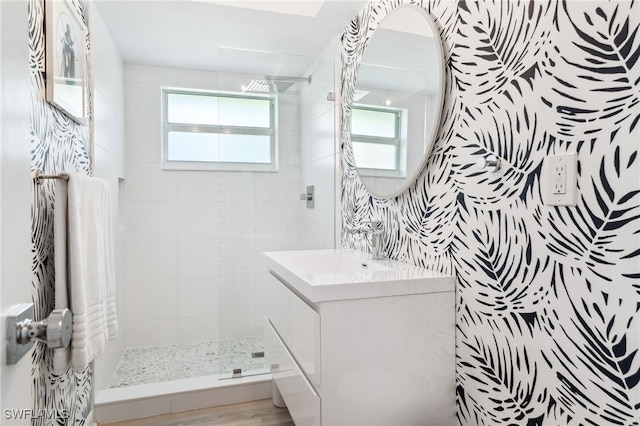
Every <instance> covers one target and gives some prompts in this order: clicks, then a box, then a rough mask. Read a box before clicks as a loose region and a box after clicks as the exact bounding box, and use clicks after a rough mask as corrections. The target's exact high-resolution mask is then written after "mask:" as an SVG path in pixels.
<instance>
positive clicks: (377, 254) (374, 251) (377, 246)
mask: <svg viewBox="0 0 640 426" xmlns="http://www.w3.org/2000/svg"><path fill="white" fill-rule="evenodd" d="M363 224H364V225H365V226H363V227H361V228H355V229H349V233H350V234H364V233H366V234H371V258H372V259H384V258H385V255H384V235H383V232H384V225H383V224H382V221H381V220H374V221H369V222H363Z"/></svg>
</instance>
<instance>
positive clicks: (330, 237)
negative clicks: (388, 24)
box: [298, 37, 340, 249]
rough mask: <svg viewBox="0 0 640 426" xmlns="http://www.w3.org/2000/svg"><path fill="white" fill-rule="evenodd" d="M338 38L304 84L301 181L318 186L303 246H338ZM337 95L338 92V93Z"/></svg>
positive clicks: (305, 216) (306, 213)
mask: <svg viewBox="0 0 640 426" xmlns="http://www.w3.org/2000/svg"><path fill="white" fill-rule="evenodd" d="M338 49H339V40H338V38H337V37H336V38H335V39H334V40H333V41H332V42H331V43H329V44H328V45H327V47H326V48H325V50H324V51H323V52H322V53H321V54H320V55H319V56H318V59H317V61H316V62H315V63H314V64H313V66H312V69H311V71H310V72H309V74H311V75H312V79H311V84H310V85H308V86H304V87H303V88H302V99H301V102H300V116H301V125H300V130H301V139H300V143H301V155H302V184H303V185H305V186H306V185H314V186H315V206H314V208H313V209H305V210H304V211H303V220H304V227H305V232H304V237H305V241H304V247H298V248H309V249H318V248H334V247H336V241H337V237H336V230H335V227H336V223H339V221H336V218H337V217H338V216H337V215H338V214H339V213H338V210H336V209H338V208H339V205H340V198H339V197H340V191H339V189H338V186H337V185H339V179H338V178H337V176H338V174H337V173H338V170H337V164H339V161H337V158H338V149H337V146H338V145H337V140H338V139H337V137H336V128H338V126H337V120H338V117H337V108H336V104H337V101H336V102H333V101H328V100H327V94H328V93H329V92H336V84H335V82H336V81H337V78H338V76H337V75H336V72H337V69H338V68H339V57H338ZM336 99H339V96H338V95H337V94H336Z"/></svg>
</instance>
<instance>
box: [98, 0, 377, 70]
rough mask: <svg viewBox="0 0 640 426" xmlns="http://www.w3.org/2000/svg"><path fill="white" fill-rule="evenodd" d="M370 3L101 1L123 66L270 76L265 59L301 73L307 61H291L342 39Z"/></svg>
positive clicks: (331, 0) (311, 0) (311, 55)
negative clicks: (249, 73)
mask: <svg viewBox="0 0 640 426" xmlns="http://www.w3.org/2000/svg"><path fill="white" fill-rule="evenodd" d="M366 2H367V0H325V1H318V0H289V1H267V0H262V1H258V0H252V1H244V0H226V1H225V0H197V1H190V0H173V1H170V0H126V1H125V0H96V5H97V8H98V11H99V12H100V15H101V16H102V18H103V20H104V21H105V23H106V25H107V27H108V28H109V31H110V32H111V35H112V37H113V39H114V41H115V43H116V45H117V47H118V50H119V51H120V54H121V55H122V58H123V60H124V62H125V63H135V64H147V65H156V66H168V67H180V68H190V69H204V70H229V71H243V72H255V69H249V68H256V69H258V68H259V69H261V70H262V72H264V73H268V72H267V71H268V70H264V68H265V67H266V66H264V67H263V66H262V65H261V64H260V63H261V62H262V61H263V60H265V61H267V60H273V57H274V56H280V59H281V60H280V62H283V61H284V62H287V64H288V63H291V64H292V66H293V67H292V68H291V71H288V70H287V69H283V67H282V65H280V66H279V68H278V70H277V71H278V73H280V74H285V75H295V74H299V73H300V71H299V69H300V68H301V65H300V62H304V58H295V59H296V60H292V59H291V58H293V57H294V56H302V57H308V58H314V57H317V56H318V55H319V54H320V53H321V52H322V50H323V49H324V48H325V47H327V46H328V44H329V43H330V42H331V41H332V40H335V41H336V43H337V39H336V37H337V36H338V35H339V34H341V33H342V31H343V30H344V29H345V28H346V26H347V25H348V23H349V22H350V21H351V20H352V19H353V18H354V17H355V16H356V14H357V13H358V11H360V9H361V8H362V7H363V6H364V5H365V4H366ZM337 49H338V46H337V44H336V51H337ZM264 52H272V53H277V54H279V55H265V54H264ZM285 57H286V59H283V58H285ZM269 58H270V59H269ZM307 62H308V61H307ZM302 67H303V66H302Z"/></svg>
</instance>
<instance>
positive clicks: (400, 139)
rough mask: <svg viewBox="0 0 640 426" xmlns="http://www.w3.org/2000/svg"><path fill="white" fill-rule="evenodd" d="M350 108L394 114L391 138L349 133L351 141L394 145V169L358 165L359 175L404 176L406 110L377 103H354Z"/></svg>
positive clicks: (405, 162)
mask: <svg viewBox="0 0 640 426" xmlns="http://www.w3.org/2000/svg"><path fill="white" fill-rule="evenodd" d="M352 109H360V110H369V111H379V112H385V113H389V112H392V113H394V114H395V116H396V118H395V135H394V137H393V138H384V137H378V136H366V135H358V134H353V133H352V134H351V141H352V142H361V143H371V144H374V143H377V144H383V145H394V146H395V147H396V158H395V164H396V168H395V169H394V170H387V169H372V168H366V167H358V174H360V175H361V176H372V177H389V178H404V177H406V175H407V110H406V109H402V108H391V107H382V106H379V105H365V104H354V105H353V107H352Z"/></svg>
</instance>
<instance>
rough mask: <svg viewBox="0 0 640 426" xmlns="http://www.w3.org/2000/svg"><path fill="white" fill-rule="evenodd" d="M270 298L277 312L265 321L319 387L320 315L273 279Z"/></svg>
mask: <svg viewBox="0 0 640 426" xmlns="http://www.w3.org/2000/svg"><path fill="white" fill-rule="evenodd" d="M272 281H273V282H272V285H271V293H272V294H271V296H270V297H271V298H272V299H273V300H277V306H278V308H277V309H276V308H274V309H272V310H271V311H270V312H269V314H268V318H269V320H270V321H271V323H272V324H273V327H274V328H275V329H276V330H277V332H278V334H279V336H280V338H281V339H282V340H283V341H284V344H285V345H286V347H287V348H288V349H289V351H290V352H291V354H292V355H293V357H294V358H295V360H296V361H297V362H298V364H299V366H300V368H301V369H302V370H303V371H304V372H305V374H306V375H307V377H308V378H309V380H310V381H311V382H312V383H313V384H314V386H316V387H317V386H319V384H320V314H318V313H317V312H316V311H315V310H314V309H313V308H312V307H311V306H309V305H308V304H307V303H306V302H305V301H304V300H302V299H301V298H300V297H298V296H297V295H296V294H295V293H293V292H292V291H291V290H290V289H289V288H288V287H287V286H286V285H285V284H283V283H282V282H281V281H280V280H278V278H277V277H275V276H273V277H272Z"/></svg>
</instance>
